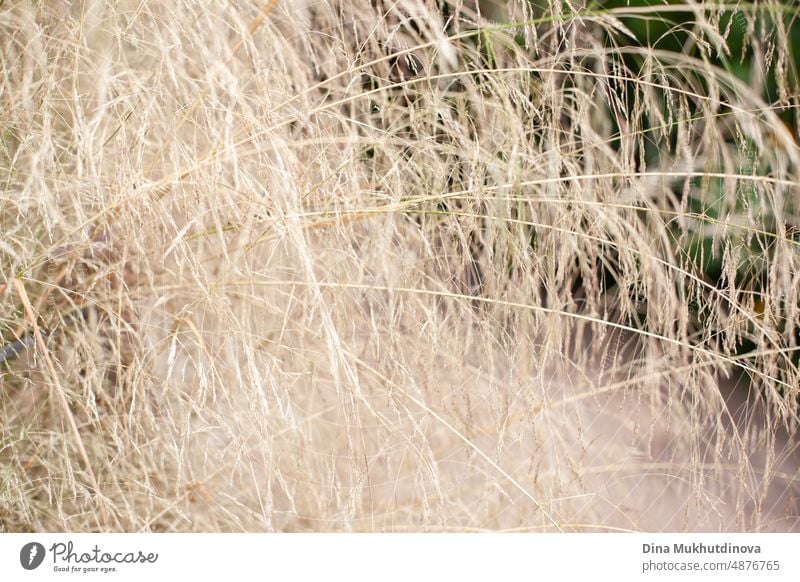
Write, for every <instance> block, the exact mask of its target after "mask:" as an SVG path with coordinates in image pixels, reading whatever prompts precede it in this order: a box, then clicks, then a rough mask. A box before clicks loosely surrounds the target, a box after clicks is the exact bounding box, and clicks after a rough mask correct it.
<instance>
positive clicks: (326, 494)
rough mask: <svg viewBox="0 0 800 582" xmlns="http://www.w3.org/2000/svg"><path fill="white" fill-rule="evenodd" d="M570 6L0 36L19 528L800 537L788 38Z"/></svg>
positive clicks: (183, 13)
mask: <svg viewBox="0 0 800 582" xmlns="http://www.w3.org/2000/svg"><path fill="white" fill-rule="evenodd" d="M490 4H491V6H490ZM545 4H546V3H543V2H538V3H536V2H533V3H529V2H522V1H519V2H509V3H502V2H494V3H488V2H486V3H475V2H468V1H460V0H437V1H434V0H397V1H385V0H384V1H382V0H352V1H344V0H341V1H340V0H315V1H313V2H312V1H309V2H291V1H290V0H286V1H281V0H267V1H264V0H230V1H227V2H198V1H194V0H152V1H147V2H141V1H140V0H120V1H116V2H104V1H102V0H86V1H84V2H68V1H65V0H64V1H60V0H48V1H42V2H30V1H26V2H23V1H16V0H6V1H5V2H3V3H0V107H1V109H0V110H1V111H2V114H1V115H2V117H0V183H2V190H0V269H1V271H0V331H2V345H0V347H2V348H3V357H2V361H1V362H0V531H27V530H55V531H299V530H305V531H308V530H310V531H408V530H414V531H475V530H504V531H507V530H513V531H559V530H560V531H607V530H649V531H660V530H672V531H676V530H692V531H696V530H715V531H716V530H722V531H739V530H743V531H763V530H796V529H798V527H800V521H799V520H798V515H800V499H799V498H798V496H799V495H800V474H799V473H798V470H799V468H800V462H798V461H800V454H799V453H798V450H797V446H798V437H797V436H796V434H795V430H796V427H797V420H798V418H797V417H798V411H799V409H798V394H799V393H800V388H798V387H800V374H798V358H797V353H798V343H799V341H800V338H798V324H797V322H798V319H800V318H799V315H798V314H799V313H800V297H799V296H798V295H799V291H798V290H799V289H800V269H798V266H800V259H799V255H798V250H799V249H800V242H799V240H800V239H799V237H798V236H797V232H798V228H800V214H799V213H800V202H799V201H798V185H800V181H799V179H800V176H798V170H799V169H800V148H798V146H797V143H796V142H795V138H794V135H793V132H792V130H791V128H790V127H788V126H787V125H786V124H785V123H784V122H783V121H782V120H781V118H780V117H779V111H778V110H776V107H778V106H782V107H791V106H792V105H793V104H794V103H795V101H794V95H793V93H792V92H793V87H794V86H795V85H794V80H793V77H792V73H791V71H793V70H794V69H793V68H792V64H791V55H789V54H788V48H787V47H788V46H789V42H788V40H787V38H786V30H785V28H784V27H783V24H782V23H783V14H784V12H786V9H785V6H783V5H782V4H780V3H778V2H766V3H762V4H764V5H765V9H764V10H763V11H762V9H761V8H760V7H757V6H750V5H746V6H745V5H738V4H737V6H738V8H736V10H735V12H736V17H737V18H740V19H741V21H742V22H743V23H744V24H743V26H747V27H749V29H752V30H753V34H752V35H751V42H752V45H751V51H752V53H753V54H754V55H756V57H757V58H755V60H754V61H753V64H752V70H753V78H754V79H760V78H766V76H768V75H774V76H776V77H777V78H778V80H779V83H778V85H779V89H780V93H781V94H780V95H779V96H778V99H779V102H778V103H777V104H776V103H771V102H769V101H768V100H767V99H766V98H765V96H764V94H763V91H762V90H761V87H760V86H759V83H758V82H755V83H751V84H747V83H744V82H742V81H740V80H738V79H737V78H736V77H734V76H733V75H732V74H731V73H730V72H729V71H728V70H726V69H725V68H724V67H721V66H719V65H718V64H717V62H718V60H715V59H717V57H718V56H719V55H727V57H730V58H731V59H734V58H736V55H730V54H729V53H728V51H727V47H726V42H727V36H726V30H725V26H726V24H725V23H726V22H728V21H727V20H726V15H729V14H730V13H731V12H733V11H734V7H733V6H727V5H725V4H710V3H709V4H708V5H704V3H695V2H692V3H689V4H687V5H686V6H679V8H682V9H683V10H684V11H686V12H690V13H692V14H693V18H692V19H691V22H688V23H686V24H685V25H684V27H683V29H682V30H683V32H684V33H685V34H687V35H688V36H689V38H690V39H691V45H692V46H691V47H687V48H686V50H685V51H684V52H669V51H666V50H662V49H659V48H658V47H653V48H648V47H642V46H637V45H636V44H634V43H632V42H629V40H630V36H631V35H630V33H629V31H628V30H627V29H626V25H625V22H626V20H625V19H635V18H665V17H666V16H665V14H667V13H668V12H669V10H670V9H671V8H664V9H663V10H664V11H665V12H658V13H654V12H652V11H650V12H648V11H647V10H641V9H637V8H619V9H613V10H611V9H608V10H605V9H603V3H602V2H598V3H581V2H573V3H572V4H574V6H573V10H568V5H569V3H561V2H554V3H552V5H550V6H545ZM490 9H491V12H489V10H490ZM770 15H771V17H773V19H774V22H772V24H771V25H770V26H771V28H770V30H771V31H772V33H771V35H772V36H771V40H767V41H757V40H755V39H757V38H760V37H759V36H758V34H756V33H757V32H758V31H759V30H761V29H762V28H763V27H764V26H765V24H764V23H765V22H766V20H767V19H768V18H769V17H770ZM490 16H491V18H492V19H494V20H492V19H490V18H489V17H490ZM727 57H726V58H727ZM632 63H636V66H633V65H632ZM709 208H711V209H713V212H711V211H710V210H708V209H709ZM705 242H707V243H708V244H707V245H705V246H704V243H705ZM704 253H705V255H704ZM699 255H701V256H699ZM706 255H707V256H706ZM706 260H718V261H720V264H721V275H720V277H719V278H717V279H716V280H714V279H712V278H709V276H708V275H707V274H706V273H705V272H704V269H703V262H704V261H706ZM743 346H749V348H748V349H744V348H743Z"/></svg>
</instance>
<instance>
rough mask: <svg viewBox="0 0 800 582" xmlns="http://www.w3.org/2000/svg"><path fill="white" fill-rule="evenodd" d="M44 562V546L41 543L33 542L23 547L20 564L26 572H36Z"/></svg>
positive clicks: (20, 552) (20, 553)
mask: <svg viewBox="0 0 800 582" xmlns="http://www.w3.org/2000/svg"><path fill="white" fill-rule="evenodd" d="M43 561H44V546H43V545H42V544H40V543H39V542H31V543H29V544H25V545H24V546H22V549H21V550H20V551H19V563H20V564H22V567H23V568H25V569H26V570H35V569H36V568H38V567H39V566H41V565H42V562H43Z"/></svg>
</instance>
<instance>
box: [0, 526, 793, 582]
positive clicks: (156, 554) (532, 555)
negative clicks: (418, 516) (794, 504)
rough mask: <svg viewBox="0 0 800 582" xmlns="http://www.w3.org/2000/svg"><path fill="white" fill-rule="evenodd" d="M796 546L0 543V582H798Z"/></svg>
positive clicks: (694, 542) (682, 542)
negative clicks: (207, 581) (281, 581)
mask: <svg viewBox="0 0 800 582" xmlns="http://www.w3.org/2000/svg"><path fill="white" fill-rule="evenodd" d="M798 554H800V534H652V535H651V534H74V535H73V534H3V535H0V580H21V581H24V580H31V581H36V580H67V579H69V580H103V581H109V582H111V581H114V582H122V581H127V580H131V581H134V580H135V581H137V582H139V581H141V580H147V579H155V580H165V579H175V580H191V581H192V582H199V581H203V580H215V581H216V580H230V581H231V582H233V581H236V582H238V581H240V580H242V581H244V580H330V579H334V580H347V581H348V582H359V581H364V582H367V581H369V582H374V581H376V580H377V581H381V582H384V581H385V582H392V581H397V582H401V581H402V582H408V581H413V582H421V581H427V580H431V581H442V580H454V581H458V582H468V581H472V580H475V581H478V580H480V581H486V580H500V581H505V580H512V581H513V580H531V581H535V580H537V581H538V580H560V579H565V580H575V581H583V580H614V581H627V580H637V581H638V580H653V581H656V580H657V581H667V580H693V581H698V582H699V581H705V580H714V581H718V582H729V581H735V580H750V581H756V580H758V581H759V582H760V581H771V582H773V581H774V582H778V581H792V582H796V581H797V580H800V567H799V566H800V557H799V556H798Z"/></svg>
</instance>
